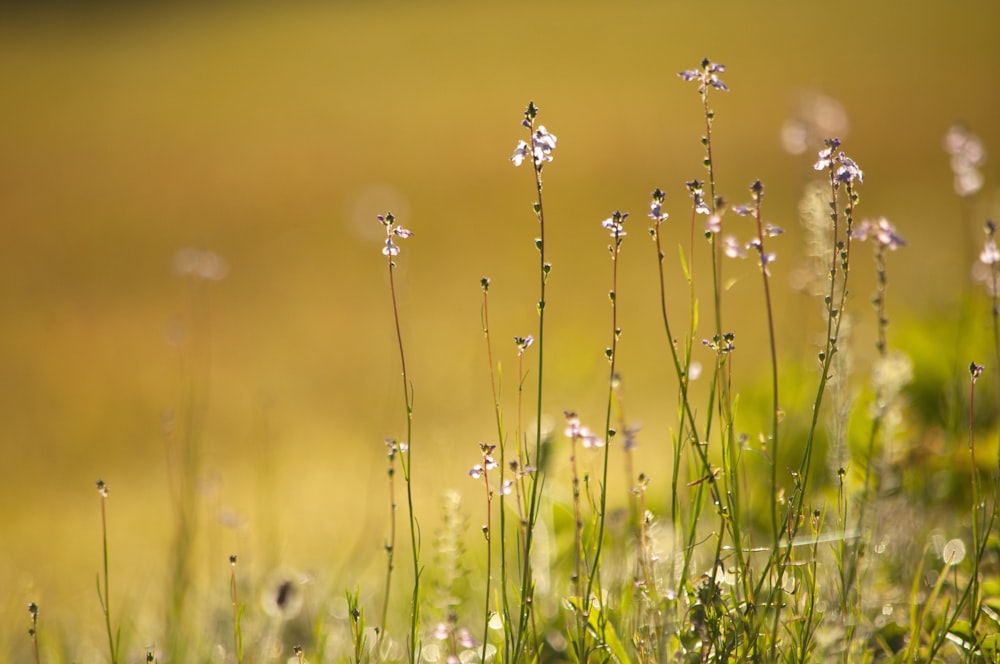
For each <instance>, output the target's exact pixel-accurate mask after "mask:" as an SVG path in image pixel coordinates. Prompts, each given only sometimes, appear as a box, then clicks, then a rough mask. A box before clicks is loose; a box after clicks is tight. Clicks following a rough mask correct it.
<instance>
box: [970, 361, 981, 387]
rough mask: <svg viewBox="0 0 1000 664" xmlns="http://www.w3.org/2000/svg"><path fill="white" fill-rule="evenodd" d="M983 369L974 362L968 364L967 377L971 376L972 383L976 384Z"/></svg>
mask: <svg viewBox="0 0 1000 664" xmlns="http://www.w3.org/2000/svg"><path fill="white" fill-rule="evenodd" d="M983 369H984V367H983V365H981V364H976V363H975V362H972V363H970V364H969V375H971V376H972V382H973V383H974V382H976V379H978V378H979V377H980V376H982V375H983Z"/></svg>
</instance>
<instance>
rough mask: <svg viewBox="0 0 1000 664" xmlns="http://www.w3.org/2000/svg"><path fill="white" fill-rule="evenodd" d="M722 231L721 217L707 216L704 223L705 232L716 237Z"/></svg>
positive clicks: (716, 215) (715, 215)
mask: <svg viewBox="0 0 1000 664" xmlns="http://www.w3.org/2000/svg"><path fill="white" fill-rule="evenodd" d="M721 231H722V217H721V216H720V215H718V214H713V215H709V217H708V221H706V222H705V232H706V233H711V234H712V235H717V234H719V233H720V232H721Z"/></svg>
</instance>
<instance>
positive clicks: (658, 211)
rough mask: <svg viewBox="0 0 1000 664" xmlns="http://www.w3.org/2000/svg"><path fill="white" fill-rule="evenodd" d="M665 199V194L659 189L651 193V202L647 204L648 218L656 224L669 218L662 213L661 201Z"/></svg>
mask: <svg viewBox="0 0 1000 664" xmlns="http://www.w3.org/2000/svg"><path fill="white" fill-rule="evenodd" d="M666 198H667V197H666V194H664V193H663V192H662V191H660V189H659V188H657V190H656V191H654V192H653V201H652V202H651V203H650V204H649V218H650V219H652V220H653V221H654V222H656V223H657V224H662V223H663V222H664V221H666V220H667V218H668V217H669V216H670V215H669V214H667V213H666V212H664V211H663V201H665V200H666Z"/></svg>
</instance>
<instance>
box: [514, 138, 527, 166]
mask: <svg viewBox="0 0 1000 664" xmlns="http://www.w3.org/2000/svg"><path fill="white" fill-rule="evenodd" d="M530 154H531V150H529V149H528V144H527V143H525V142H524V141H518V142H517V147H516V148H514V156H512V157H511V158H510V160H511V161H512V162H514V165H515V166H520V165H521V163H522V162H523V161H524V160H525V159H527V158H528V156H529V155H530Z"/></svg>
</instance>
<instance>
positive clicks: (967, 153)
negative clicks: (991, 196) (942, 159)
mask: <svg viewBox="0 0 1000 664" xmlns="http://www.w3.org/2000/svg"><path fill="white" fill-rule="evenodd" d="M944 151H945V152H947V153H948V156H950V157H951V172H952V173H953V174H954V176H955V193H956V194H958V195H959V196H962V197H965V196H971V195H973V194H975V193H976V192H978V191H979V190H980V189H982V188H983V174H982V172H980V170H979V167H980V166H982V165H983V164H985V163H986V150H985V149H984V148H983V143H982V141H980V140H979V137H978V136H976V135H975V134H972V133H970V132H969V131H968V130H967V129H966V128H965V127H963V126H961V125H954V126H952V127H950V128H949V129H948V133H946V134H945V136H944Z"/></svg>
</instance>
